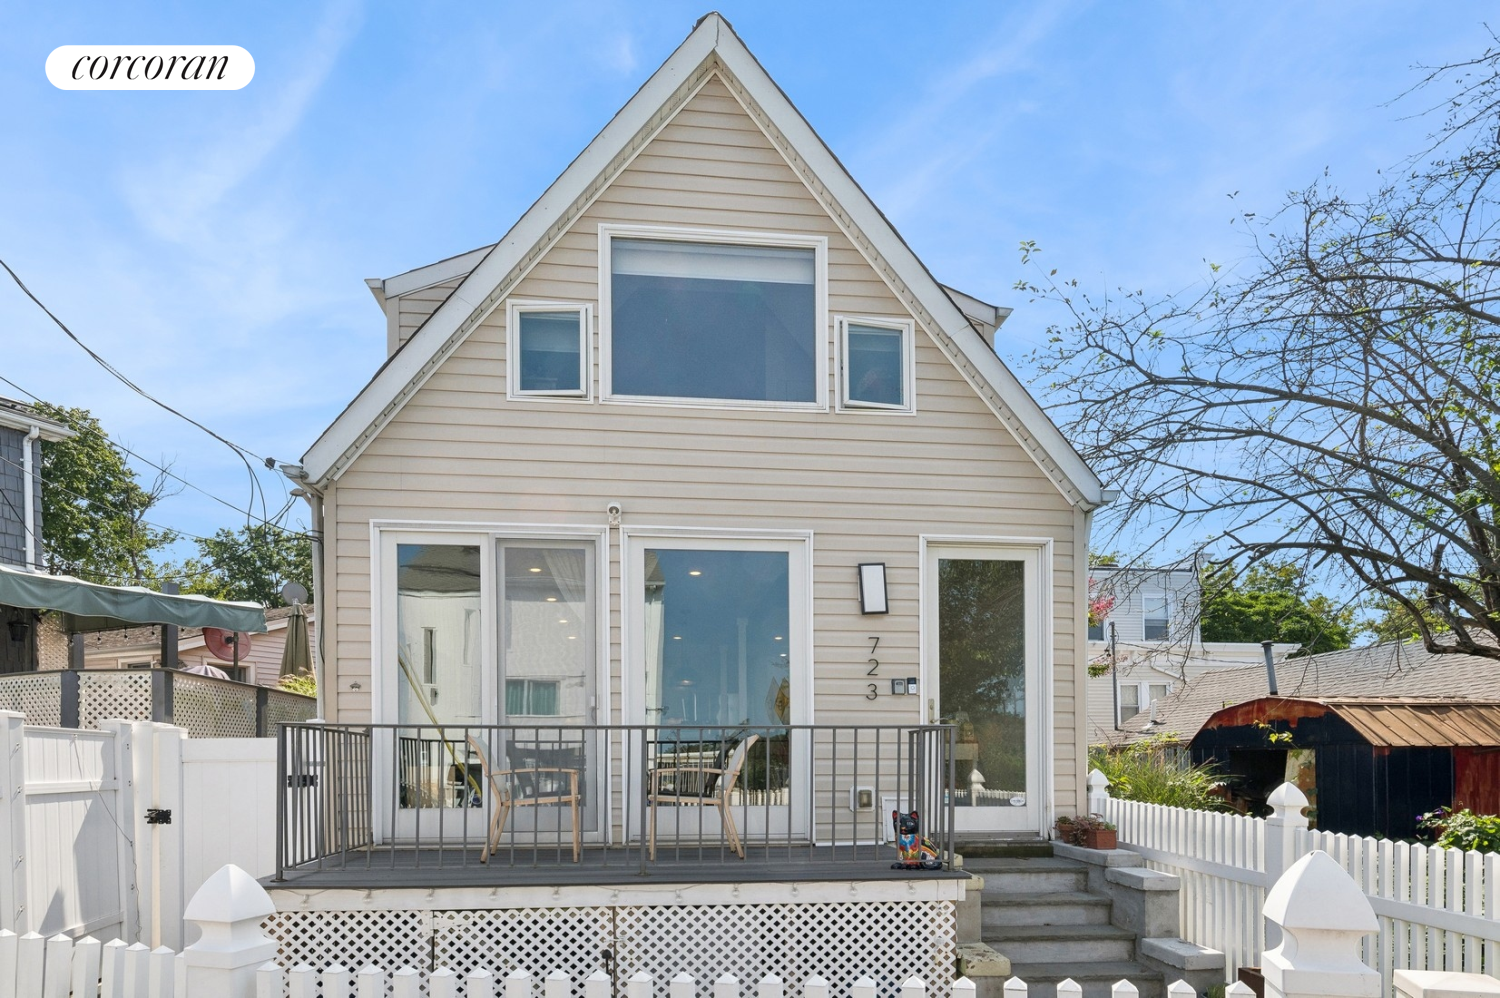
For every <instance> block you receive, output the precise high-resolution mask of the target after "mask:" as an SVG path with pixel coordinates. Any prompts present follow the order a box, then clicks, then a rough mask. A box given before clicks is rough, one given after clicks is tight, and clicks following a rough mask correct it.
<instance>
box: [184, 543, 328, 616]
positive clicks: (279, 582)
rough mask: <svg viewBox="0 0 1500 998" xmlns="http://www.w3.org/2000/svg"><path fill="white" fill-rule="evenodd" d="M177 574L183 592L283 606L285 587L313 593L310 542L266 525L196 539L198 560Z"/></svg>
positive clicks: (191, 559)
mask: <svg viewBox="0 0 1500 998" xmlns="http://www.w3.org/2000/svg"><path fill="white" fill-rule="evenodd" d="M180 574H182V575H184V576H187V577H188V578H189V581H188V582H187V583H186V584H185V585H184V586H183V592H188V593H196V594H198V595H200V596H212V597H213V598H214V599H227V600H250V601H252V602H255V603H261V604H263V605H265V606H268V607H274V606H286V600H284V599H282V598H281V587H282V586H283V585H285V584H286V583H288V582H296V583H299V584H300V585H301V586H302V587H303V588H304V589H306V590H307V591H308V592H312V543H311V541H309V540H308V538H307V537H305V536H303V535H302V534H298V533H295V532H291V531H288V530H284V529H282V528H281V527H278V526H276V525H274V524H267V523H260V524H251V525H249V526H245V527H241V528H240V529H239V530H220V531H218V532H217V533H215V534H214V535H213V536H212V537H205V538H202V539H200V540H199V541H198V557H197V558H190V559H188V561H187V563H186V564H185V565H184V566H183V567H182V570H181V573H180Z"/></svg>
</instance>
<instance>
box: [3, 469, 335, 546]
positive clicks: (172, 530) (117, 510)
mask: <svg viewBox="0 0 1500 998" xmlns="http://www.w3.org/2000/svg"><path fill="white" fill-rule="evenodd" d="M0 463H3V464H8V465H10V466H11V467H12V468H16V469H21V468H22V466H21V465H19V464H17V463H16V462H14V461H12V460H11V459H10V458H7V457H0ZM37 478H38V479H40V480H41V481H42V483H43V484H44V485H49V486H51V487H52V488H54V489H57V490H58V491H59V492H66V493H67V494H68V495H70V496H72V497H73V498H75V499H78V500H81V501H83V502H85V503H88V504H89V505H90V506H97V507H100V508H102V509H104V510H106V511H107V512H110V513H114V514H116V515H117V516H126V517H130V518H131V519H133V520H136V522H137V523H140V524H142V525H143V526H147V527H154V528H156V529H157V530H163V531H166V532H167V533H170V534H175V535H176V536H178V537H183V538H186V539H188V540H190V541H211V540H213V539H214V538H212V537H202V536H200V535H198V534H192V533H188V532H187V531H186V530H179V529H177V528H176V527H169V526H167V525H166V524H163V523H156V522H154V521H151V520H147V519H145V518H141V519H138V520H137V519H136V514H134V513H132V512H130V511H128V510H123V509H120V508H119V507H117V506H112V505H110V504H109V503H107V502H105V501H104V500H102V499H94V498H91V497H89V496H86V495H83V494H82V493H80V492H74V491H73V490H72V489H70V488H68V487H67V486H66V485H60V484H58V482H56V481H55V480H51V479H47V478H43V477H42V476H41V475H37ZM295 501H296V500H288V502H287V504H286V505H285V506H283V507H281V510H280V511H279V512H278V513H277V514H276V515H277V517H278V518H279V517H281V516H284V515H285V514H286V512H287V511H288V510H290V509H291V508H292V503H293V502H295ZM9 503H10V501H9V499H7V500H6V504H7V505H9ZM12 509H14V507H12ZM267 526H272V527H275V528H276V529H277V530H280V531H281V532H282V533H284V534H289V535H291V536H293V537H296V538H299V539H302V540H309V539H311V535H309V534H304V533H302V532H301V531H298V530H289V529H288V528H286V527H283V526H281V525H280V524H274V523H270V522H269V521H268V522H267Z"/></svg>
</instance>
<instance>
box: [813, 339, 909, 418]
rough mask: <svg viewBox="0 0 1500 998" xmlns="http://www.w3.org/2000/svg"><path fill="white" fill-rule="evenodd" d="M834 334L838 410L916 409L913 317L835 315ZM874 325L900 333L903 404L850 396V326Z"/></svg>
mask: <svg viewBox="0 0 1500 998" xmlns="http://www.w3.org/2000/svg"><path fill="white" fill-rule="evenodd" d="M833 325H834V331H835V333H834V334H835V336H837V337H838V347H839V353H838V358H839V385H838V402H837V404H836V407H835V408H836V411H838V412H893V413H901V414H904V415H913V414H915V413H916V411H917V346H916V341H917V329H916V323H914V322H912V321H911V320H910V319H902V318H899V317H891V316H884V317H876V316H865V315H836V316H834V317H833ZM851 325H854V326H873V327H875V328H876V329H891V330H896V331H898V332H900V333H901V397H902V400H903V401H902V404H901V405H888V404H886V403H884V402H859V401H855V400H852V399H850V397H849V327H850V326H851Z"/></svg>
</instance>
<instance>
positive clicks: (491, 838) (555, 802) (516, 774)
mask: <svg viewBox="0 0 1500 998" xmlns="http://www.w3.org/2000/svg"><path fill="white" fill-rule="evenodd" d="M469 747H470V748H472V749H473V750H474V754H475V755H476V756H478V757H479V767H480V770H481V771H482V773H483V774H484V780H485V782H486V783H488V784H489V787H490V794H491V795H492V796H493V797H494V800H495V812H494V814H492V815H491V816H490V827H489V831H488V832H487V833H486V835H485V839H484V850H483V851H482V852H480V854H479V862H481V863H488V862H489V861H490V854H491V853H494V852H498V851H499V848H500V837H501V836H502V835H504V834H505V822H506V820H507V819H508V818H509V817H510V812H511V811H512V810H514V809H515V808H518V807H543V806H557V807H560V806H562V805H564V804H566V805H568V808H569V810H570V811H571V813H572V818H573V822H572V831H573V862H575V863H576V862H578V859H579V855H580V853H581V851H582V843H581V841H580V838H579V836H580V829H579V823H578V802H579V800H580V799H581V795H580V794H579V792H578V770H577V769H569V768H565V767H562V766H543V765H535V766H524V767H518V768H513V769H494V768H493V767H491V766H490V758H489V754H488V753H487V752H486V751H485V749H484V746H483V745H482V744H480V742H478V741H477V740H475V738H474V736H473V735H470V736H469ZM548 774H550V775H551V776H553V777H563V778H565V779H566V781H567V791H566V792H563V790H562V788H561V787H559V786H558V785H557V784H559V783H561V782H562V781H561V780H558V779H550V780H546V779H540V778H539V777H542V776H543V775H548Z"/></svg>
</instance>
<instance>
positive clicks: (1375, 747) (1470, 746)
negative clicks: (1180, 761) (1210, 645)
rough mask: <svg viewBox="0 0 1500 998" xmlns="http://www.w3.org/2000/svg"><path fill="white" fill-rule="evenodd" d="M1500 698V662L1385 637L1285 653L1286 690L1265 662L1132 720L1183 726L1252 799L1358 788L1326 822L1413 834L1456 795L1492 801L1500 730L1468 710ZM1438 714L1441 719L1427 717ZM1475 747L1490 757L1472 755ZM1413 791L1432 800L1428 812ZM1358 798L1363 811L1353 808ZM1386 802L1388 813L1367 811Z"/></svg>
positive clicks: (1201, 755)
mask: <svg viewBox="0 0 1500 998" xmlns="http://www.w3.org/2000/svg"><path fill="white" fill-rule="evenodd" d="M1496 703H1500V666H1497V664H1496V663H1495V662H1494V660H1492V659H1487V658H1478V657H1475V656H1472V655H1449V654H1433V653H1431V652H1428V651H1427V650H1426V649H1425V648H1423V647H1422V646H1421V644H1420V643H1416V642H1413V643H1411V644H1379V645H1370V646H1366V647H1363V648H1347V649H1344V650H1343V651H1334V652H1324V653H1323V654H1321V655H1308V656H1306V657H1304V658H1293V659H1289V660H1287V661H1285V662H1282V663H1280V664H1279V665H1278V667H1277V670H1276V693H1275V695H1272V694H1271V692H1270V680H1269V677H1268V676H1267V675H1266V669H1265V666H1264V665H1257V666H1249V667H1245V668H1238V669H1223V670H1218V671H1215V672H1210V673H1206V674H1204V675H1201V676H1199V677H1198V678H1197V679H1195V680H1193V681H1192V682H1190V683H1189V684H1187V686H1186V687H1184V688H1183V689H1182V690H1180V691H1179V692H1177V693H1175V694H1173V695H1172V696H1169V697H1168V698H1167V699H1165V700H1163V701H1161V702H1160V703H1158V704H1157V705H1156V712H1155V713H1156V716H1155V719H1154V720H1153V719H1151V718H1149V717H1147V716H1144V715H1142V716H1139V717H1135V718H1132V719H1131V720H1129V721H1127V722H1126V723H1125V724H1124V725H1123V727H1124V728H1125V731H1126V734H1127V736H1128V737H1130V738H1139V737H1143V736H1145V735H1149V734H1159V735H1171V736H1172V740H1173V741H1175V742H1176V743H1177V744H1180V745H1183V746H1188V747H1190V749H1191V751H1192V754H1193V756H1194V758H1195V759H1198V760H1204V759H1208V758H1210V757H1212V758H1214V759H1215V760H1216V761H1218V762H1219V763H1220V764H1221V765H1223V766H1224V767H1225V769H1226V770H1227V772H1228V773H1229V774H1230V775H1231V776H1234V777H1236V778H1237V780H1238V782H1237V785H1236V787H1235V789H1236V792H1237V793H1238V794H1239V795H1240V796H1241V797H1242V798H1243V799H1244V801H1245V802H1246V803H1247V804H1248V805H1249V806H1251V807H1255V806H1258V805H1259V803H1260V802H1261V801H1262V800H1263V798H1264V796H1265V794H1266V793H1268V792H1269V790H1270V789H1272V788H1274V786H1276V785H1277V784H1279V783H1280V782H1281V781H1282V780H1284V779H1291V780H1294V781H1297V782H1299V783H1300V784H1302V785H1303V788H1304V790H1306V791H1308V792H1309V793H1310V795H1313V794H1319V793H1321V792H1323V791H1324V789H1325V788H1327V787H1335V788H1336V789H1335V790H1334V791H1333V792H1334V793H1335V794H1336V795H1337V794H1339V793H1340V790H1341V789H1342V788H1344V787H1345V786H1353V787H1355V788H1356V789H1355V790H1354V791H1351V792H1350V793H1351V795H1352V797H1351V802H1345V803H1336V804H1333V805H1331V806H1332V808H1333V809H1332V810H1328V808H1329V806H1330V802H1329V801H1327V800H1325V801H1324V808H1323V809H1322V810H1321V811H1320V813H1322V814H1323V821H1324V824H1323V827H1325V828H1333V830H1336V831H1353V830H1361V834H1368V833H1369V832H1371V831H1375V830H1380V831H1382V833H1383V834H1391V835H1401V834H1410V824H1411V819H1412V818H1413V816H1415V815H1416V814H1417V813H1418V811H1419V810H1421V811H1425V810H1430V809H1431V807H1433V806H1436V804H1438V803H1450V802H1451V800H1452V799H1453V798H1454V797H1455V796H1456V797H1461V798H1464V799H1466V800H1469V801H1474V800H1480V799H1488V798H1483V797H1482V796H1481V795H1478V794H1476V792H1475V790H1474V789H1473V788H1474V787H1475V786H1478V785H1479V784H1486V783H1488V782H1490V781H1492V780H1493V781H1494V782H1495V783H1496V785H1500V770H1497V769H1495V768H1494V766H1495V762H1494V760H1495V759H1496V758H1497V757H1500V756H1497V753H1496V752H1495V751H1494V748H1500V746H1491V745H1490V744H1489V743H1488V742H1487V741H1486V739H1489V738H1493V737H1495V735H1496V733H1497V732H1500V729H1496V730H1493V731H1492V730H1490V729H1488V728H1487V727H1486V726H1485V725H1484V724H1482V723H1474V724H1471V723H1469V722H1468V721H1466V720H1464V719H1465V718H1466V717H1468V716H1469V715H1470V714H1473V715H1474V716H1475V717H1476V718H1477V717H1479V716H1480V715H1483V716H1484V717H1494V716H1495V715H1494V714H1493V706H1492V705H1493V704H1496ZM1455 705H1456V710H1455ZM1434 712H1435V713H1436V715H1437V716H1438V717H1439V720H1438V721H1437V722H1435V723H1433V722H1430V721H1429V720H1427V718H1428V716H1429V715H1433V714H1434ZM1304 718H1313V719H1314V720H1312V723H1303V719H1304ZM1372 719H1373V720H1372ZM1361 732H1363V733H1361ZM1273 735H1275V736H1276V737H1272V736H1273ZM1288 736H1289V737H1288ZM1415 750H1421V751H1415ZM1469 750H1472V751H1469ZM1466 755H1472V756H1473V758H1474V759H1478V760H1479V762H1477V763H1474V764H1473V765H1471V764H1470V763H1469V762H1468V761H1466V758H1465V757H1466ZM1381 760H1384V761H1381ZM1485 760H1488V761H1487V762H1486V761H1485ZM1486 766H1488V767H1489V768H1485V767H1486ZM1476 767H1477V768H1476ZM1388 771H1389V772H1390V773H1392V774H1395V776H1394V777H1393V779H1395V782H1394V783H1389V782H1388V780H1387V772H1388ZM1408 780H1409V781H1411V789H1410V790H1409V791H1408V790H1407V789H1405V786H1406V783H1405V781H1408ZM1377 784H1378V786H1379V787H1380V788H1381V789H1380V790H1379V791H1377V790H1376V789H1375V788H1376V786H1377ZM1388 786H1391V787H1395V788H1396V789H1395V790H1389V789H1386V788H1387V787H1388ZM1413 800H1416V801H1418V802H1419V803H1420V805H1421V806H1419V807H1417V809H1416V810H1413V805H1412V803H1411V802H1412V801H1413ZM1356 804H1357V806H1358V808H1360V809H1361V810H1360V811H1359V812H1358V813H1357V814H1355V812H1353V811H1351V810H1350V808H1353V807H1355V806H1356ZM1376 807H1379V808H1380V817H1379V818H1378V820H1377V817H1376V815H1375V812H1374V811H1373V810H1369V811H1368V813H1366V809H1373V808H1376ZM1408 812H1410V813H1409V814H1408ZM1335 826H1338V827H1335Z"/></svg>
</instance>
